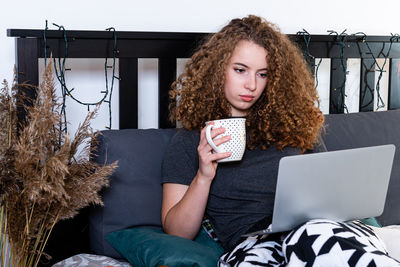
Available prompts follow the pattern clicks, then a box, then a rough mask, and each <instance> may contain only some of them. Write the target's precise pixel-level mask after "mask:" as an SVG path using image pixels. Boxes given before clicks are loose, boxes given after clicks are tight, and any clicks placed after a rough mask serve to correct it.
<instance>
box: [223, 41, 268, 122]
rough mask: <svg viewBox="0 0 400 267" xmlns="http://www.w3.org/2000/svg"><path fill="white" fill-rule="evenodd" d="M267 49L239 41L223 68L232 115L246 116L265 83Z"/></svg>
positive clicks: (225, 88)
mask: <svg viewBox="0 0 400 267" xmlns="http://www.w3.org/2000/svg"><path fill="white" fill-rule="evenodd" d="M266 56H267V50H265V49H264V48H263V47H261V46H259V45H258V44H255V43H253V42H250V41H245V40H243V41H240V42H239V43H238V44H237V45H236V47H235V49H234V50H233V53H232V57H231V58H230V60H229V62H228V65H227V68H226V70H225V87H224V91H225V97H226V99H227V100H228V102H229V103H230V104H231V106H232V109H231V113H232V116H246V115H247V113H248V111H249V109H250V108H251V106H253V105H254V103H255V102H256V101H257V100H258V99H259V98H260V96H261V94H262V92H263V91H264V88H265V86H266V84H267V77H266V75H267V61H266Z"/></svg>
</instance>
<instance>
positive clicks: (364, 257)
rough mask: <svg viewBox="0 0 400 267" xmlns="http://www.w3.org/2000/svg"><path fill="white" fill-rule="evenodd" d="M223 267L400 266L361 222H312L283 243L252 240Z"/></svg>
mask: <svg viewBox="0 0 400 267" xmlns="http://www.w3.org/2000/svg"><path fill="white" fill-rule="evenodd" d="M218 264H219V265H218V266H220V267H236V266H237V267H245V266H289V267H297V266H310V267H311V266H318V267H319V266H324V267H325V266H326V267H329V266H340V267H342V266H350V267H363V266H368V267H373V266H376V267H380V266H385V267H386V266H400V263H399V262H398V261H396V260H394V259H393V258H391V257H389V256H388V255H387V251H386V248H385V246H384V243H383V242H382V241H381V240H380V239H379V237H377V236H376V235H375V234H374V232H373V230H372V228H370V227H369V226H367V225H365V224H363V223H361V222H359V221H354V222H352V223H338V222H334V221H329V220H312V221H310V222H307V223H306V224H304V225H301V226H300V227H298V228H296V229H294V230H293V231H291V232H290V233H289V234H288V235H287V236H286V237H285V239H284V240H283V241H280V240H276V241H273V240H271V239H270V238H267V236H266V235H264V236H257V237H249V238H247V239H246V240H244V241H243V242H242V243H240V244H239V245H238V246H237V247H236V248H235V249H234V250H233V251H231V252H228V253H226V254H224V255H223V256H222V257H221V258H220V261H219V263H218Z"/></svg>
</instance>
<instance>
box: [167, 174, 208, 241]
mask: <svg viewBox="0 0 400 267" xmlns="http://www.w3.org/2000/svg"><path fill="white" fill-rule="evenodd" d="M210 185H211V180H209V179H202V177H200V175H199V174H197V175H196V176H195V178H194V179H193V181H192V183H191V184H190V186H189V187H188V189H187V191H186V192H185V193H184V195H183V197H182V199H181V200H180V201H179V202H177V203H176V204H175V205H174V206H173V207H172V208H170V209H169V210H168V211H167V214H166V215H165V216H164V219H163V228H164V231H165V232H166V233H167V234H171V235H177V236H180V237H184V238H189V239H193V238H194V237H195V236H196V235H197V233H198V231H199V229H200V226H201V222H202V220H203V216H204V211H205V208H206V205H207V200H208V194H209V192H210ZM168 193H172V194H173V192H168Z"/></svg>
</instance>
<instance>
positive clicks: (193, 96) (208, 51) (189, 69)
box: [170, 15, 324, 152]
mask: <svg viewBox="0 0 400 267" xmlns="http://www.w3.org/2000/svg"><path fill="white" fill-rule="evenodd" d="M242 40H247V41H251V42H253V43H255V44H258V45H260V46H261V47H264V48H265V49H266V50H267V62H268V64H267V65H268V69H267V85H266V87H265V90H264V91H263V93H262V95H261V97H260V98H259V99H258V101H257V102H256V103H254V105H253V106H252V107H251V108H250V110H249V112H248V114H247V117H246V118H247V120H246V123H247V127H248V129H249V132H248V133H249V142H248V147H249V148H250V149H253V148H255V147H256V146H261V147H262V149H266V148H267V147H268V146H270V145H271V144H274V145H276V146H277V147H278V148H279V149H283V148H284V147H286V146H292V147H297V148H300V149H301V150H302V151H303V152H304V151H306V150H308V149H312V148H313V146H314V144H315V143H316V142H317V140H318V136H319V134H320V132H321V129H322V125H323V122H324V116H323V114H322V112H321V111H320V109H319V108H318V105H319V99H318V94H317V91H316V90H315V88H314V80H313V77H312V74H311V72H310V70H309V68H308V66H307V64H306V63H305V61H304V58H303V57H302V54H301V52H300V50H299V49H298V48H297V47H296V46H295V45H294V44H293V43H292V42H291V41H290V40H289V39H288V38H287V36H286V35H284V34H282V33H281V32H280V30H279V29H278V27H277V26H275V25H274V24H272V23H270V22H268V21H265V20H263V19H262V18H260V17H257V16H253V15H250V16H248V17H245V18H243V19H233V20H232V21H231V22H230V23H229V24H228V25H226V26H225V27H223V28H222V29H221V30H220V31H219V32H217V33H215V34H212V35H210V36H209V37H208V38H207V39H206V40H205V41H204V43H203V44H202V45H201V46H200V48H199V49H198V50H197V51H196V52H195V53H194V54H193V56H192V58H191V59H190V60H189V62H188V63H187V64H186V67H185V72H184V73H183V74H181V75H180V76H179V78H178V79H177V80H176V81H175V82H174V83H173V84H172V90H171V91H170V99H171V103H170V119H171V121H173V122H174V121H175V120H177V121H179V122H180V123H181V124H182V125H183V127H184V128H186V129H199V130H200V129H201V128H202V127H204V125H205V122H206V121H210V120H216V119H223V118H228V117H230V116H231V105H230V104H229V102H228V101H227V100H226V98H225V93H224V90H223V89H224V83H225V70H226V68H227V64H228V62H229V60H230V58H231V56H232V53H233V50H234V49H235V47H236V45H237V44H238V43H239V42H240V41H242ZM177 99H178V102H179V104H178V105H177V104H176V103H177V101H176V100H177Z"/></svg>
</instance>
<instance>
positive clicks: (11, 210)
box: [0, 60, 117, 266]
mask: <svg viewBox="0 0 400 267" xmlns="http://www.w3.org/2000/svg"><path fill="white" fill-rule="evenodd" d="M49 62H52V61H51V60H50V61H49ZM52 77H53V73H52V65H51V63H49V65H48V66H47V67H46V69H45V72H44V75H43V82H42V83H41V84H40V86H39V88H38V89H37V98H36V100H35V102H34V103H33V105H32V106H29V105H28V104H26V103H28V102H27V101H26V99H25V100H24V95H23V93H22V92H23V90H21V86H23V85H17V84H16V82H15V81H14V83H13V86H12V88H11V89H9V86H8V84H7V83H6V82H4V83H3V88H2V89H1V91H0V207H1V216H0V226H1V232H0V233H1V234H2V235H1V239H0V242H1V247H0V249H1V256H2V257H1V264H2V266H3V264H5V262H8V263H9V264H12V266H37V264H38V262H39V259H40V257H41V256H42V255H43V249H44V246H45V244H46V242H47V239H48V237H49V235H50V233H51V230H52V229H53V227H54V225H55V224H56V223H57V222H58V221H59V220H62V219H67V218H71V217H73V216H75V215H76V214H77V213H78V212H79V210H80V209H82V208H83V207H86V206H88V205H89V204H91V203H94V204H102V201H101V198H100V196H99V194H98V193H99V191H100V189H101V188H102V187H104V186H108V177H109V176H110V175H111V174H112V172H113V170H114V169H115V168H116V167H117V163H116V162H114V163H112V164H109V165H104V166H99V165H98V164H96V163H95V162H92V161H90V160H89V158H90V156H91V155H92V154H93V153H94V149H95V148H94V147H93V145H91V144H90V141H91V140H95V138H96V135H97V133H94V132H93V131H92V129H91V127H90V121H91V120H92V119H93V118H94V117H95V115H96V112H97V108H96V109H95V110H94V111H93V112H90V113H89V114H88V115H87V117H86V119H85V121H84V122H83V123H82V124H81V125H80V126H79V128H78V130H77V132H76V134H75V136H74V137H73V138H72V139H71V138H70V137H69V136H68V135H66V134H64V133H63V132H62V130H61V129H62V127H60V126H61V123H62V120H61V119H62V117H61V114H60V112H59V110H60V104H59V103H58V102H57V98H56V96H55V87H54V82H53V78H52ZM17 95H18V96H17ZM21 99H22V101H20V100H21ZM17 100H18V102H17ZM17 108H18V109H22V110H23V109H25V110H26V112H27V114H28V115H27V119H26V121H25V122H24V123H21V124H20V125H18V119H17ZM17 129H19V131H18V133H17ZM81 146H83V150H82V152H80V154H79V155H77V150H78V147H81ZM6 237H7V238H8V242H7V240H6ZM8 244H10V248H11V251H12V253H11V254H10V253H8V254H7V253H6V252H5V251H6V250H7V246H8Z"/></svg>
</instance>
